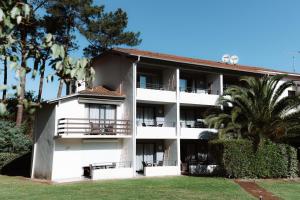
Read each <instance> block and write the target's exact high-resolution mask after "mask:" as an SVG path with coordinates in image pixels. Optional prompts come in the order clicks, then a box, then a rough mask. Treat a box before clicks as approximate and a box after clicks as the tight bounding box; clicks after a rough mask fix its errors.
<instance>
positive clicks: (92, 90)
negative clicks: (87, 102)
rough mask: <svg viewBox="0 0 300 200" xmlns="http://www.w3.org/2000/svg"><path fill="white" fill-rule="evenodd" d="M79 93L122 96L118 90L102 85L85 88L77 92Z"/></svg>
mask: <svg viewBox="0 0 300 200" xmlns="http://www.w3.org/2000/svg"><path fill="white" fill-rule="evenodd" d="M78 93H79V94H86V95H97V96H111V97H124V96H123V95H122V94H121V93H120V92H117V91H113V90H109V89H107V88H105V87H103V86H96V87H93V88H89V89H85V90H82V91H79V92H78Z"/></svg>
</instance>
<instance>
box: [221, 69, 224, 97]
mask: <svg viewBox="0 0 300 200" xmlns="http://www.w3.org/2000/svg"><path fill="white" fill-rule="evenodd" d="M223 86H224V85H223V74H220V95H222V94H223V92H224V91H223Z"/></svg>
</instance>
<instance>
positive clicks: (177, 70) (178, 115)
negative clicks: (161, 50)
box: [176, 68, 181, 175]
mask: <svg viewBox="0 0 300 200" xmlns="http://www.w3.org/2000/svg"><path fill="white" fill-rule="evenodd" d="M179 88H180V70H179V68H177V69H176V134H177V165H178V175H180V171H181V170H180V164H181V163H180V89H179Z"/></svg>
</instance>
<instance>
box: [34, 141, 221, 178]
mask: <svg viewBox="0 0 300 200" xmlns="http://www.w3.org/2000/svg"><path fill="white" fill-rule="evenodd" d="M208 141H209V140H208V139H179V138H176V139H133V138H57V139H55V143H54V147H53V152H51V150H50V151H49V152H47V153H48V154H52V155H50V156H49V157H52V160H47V161H44V162H42V160H43V158H44V154H39V153H36V155H35V157H34V158H33V166H32V178H39V179H48V180H52V181H67V182H68V181H74V180H83V179H92V180H99V179H120V178H132V177H136V176H149V177H151V176H174V175H181V174H183V175H211V174H213V172H214V170H215V169H217V167H218V165H217V163H216V162H215V159H214V158H213V156H212V154H211V153H210V152H209V144H208ZM134 145H135V149H134V147H133V146H134ZM44 153H45V152H44Z"/></svg>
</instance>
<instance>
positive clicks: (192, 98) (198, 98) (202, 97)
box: [180, 92, 219, 106]
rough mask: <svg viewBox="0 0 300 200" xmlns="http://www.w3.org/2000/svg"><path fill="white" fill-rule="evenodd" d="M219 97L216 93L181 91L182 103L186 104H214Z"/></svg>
mask: <svg viewBox="0 0 300 200" xmlns="http://www.w3.org/2000/svg"><path fill="white" fill-rule="evenodd" d="M218 98H219V95H216V94H197V93H187V92H180V103H181V104H186V105H189V104H190V105H208V106H214V105H216V102H217V100H218Z"/></svg>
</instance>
